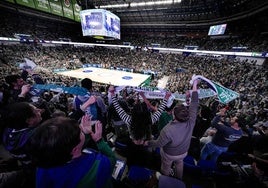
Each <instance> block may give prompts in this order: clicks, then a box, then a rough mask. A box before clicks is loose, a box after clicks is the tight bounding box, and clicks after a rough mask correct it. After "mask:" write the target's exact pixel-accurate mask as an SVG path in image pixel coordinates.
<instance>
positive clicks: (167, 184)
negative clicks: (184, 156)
mask: <svg viewBox="0 0 268 188" xmlns="http://www.w3.org/2000/svg"><path fill="white" fill-rule="evenodd" d="M158 188H186V185H185V183H184V182H183V181H181V180H179V179H176V178H173V177H169V176H165V175H161V176H160V177H159V182H158Z"/></svg>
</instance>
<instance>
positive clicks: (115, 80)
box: [57, 67, 150, 86]
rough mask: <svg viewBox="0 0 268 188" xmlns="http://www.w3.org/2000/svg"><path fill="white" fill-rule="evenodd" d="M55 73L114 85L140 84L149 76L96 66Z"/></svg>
mask: <svg viewBox="0 0 268 188" xmlns="http://www.w3.org/2000/svg"><path fill="white" fill-rule="evenodd" d="M57 74H60V75H64V76H70V77H75V78H80V79H84V78H90V79H91V80H92V81H94V82H99V83H104V84H112V85H115V86H124V85H127V86H140V85H141V84H142V83H143V82H145V81H146V80H147V79H149V78H150V75H146V74H138V73H132V72H125V71H119V70H110V69H102V68H96V67H87V68H81V69H78V70H72V71H64V72H58V73H57Z"/></svg>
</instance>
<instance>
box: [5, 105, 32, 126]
mask: <svg viewBox="0 0 268 188" xmlns="http://www.w3.org/2000/svg"><path fill="white" fill-rule="evenodd" d="M31 117H35V113H34V109H33V107H32V106H31V104H30V103H28V102H18V103H13V104H10V105H9V106H8V107H7V110H6V112H5V114H4V121H5V124H6V126H7V127H9V128H13V129H22V128H26V127H28V124H27V123H26V121H27V119H29V118H31Z"/></svg>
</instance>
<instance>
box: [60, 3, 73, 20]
mask: <svg viewBox="0 0 268 188" xmlns="http://www.w3.org/2000/svg"><path fill="white" fill-rule="evenodd" d="M62 8H63V16H64V17H66V18H70V19H72V20H74V11H73V9H74V7H73V4H72V3H71V0H63V1H62Z"/></svg>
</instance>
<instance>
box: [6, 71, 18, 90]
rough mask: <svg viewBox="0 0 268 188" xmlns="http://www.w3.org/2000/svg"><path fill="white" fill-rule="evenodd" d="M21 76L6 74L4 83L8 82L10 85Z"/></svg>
mask: <svg viewBox="0 0 268 188" xmlns="http://www.w3.org/2000/svg"><path fill="white" fill-rule="evenodd" d="M20 78H21V76H19V75H17V74H14V75H8V76H6V77H5V81H6V83H8V85H9V86H10V87H11V86H12V83H14V82H17V79H20Z"/></svg>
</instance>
